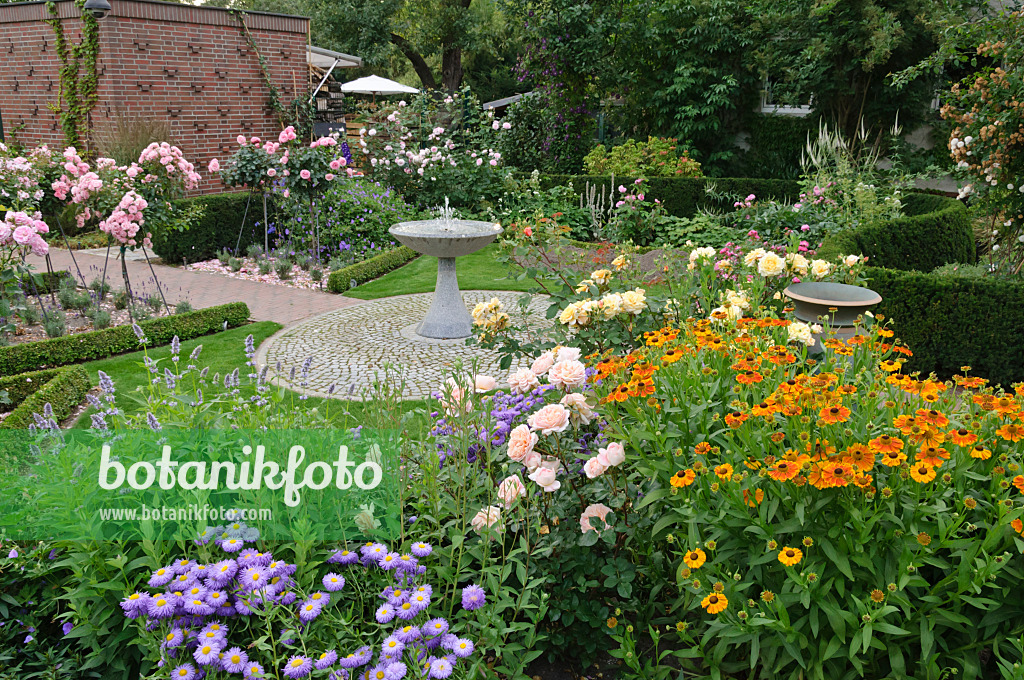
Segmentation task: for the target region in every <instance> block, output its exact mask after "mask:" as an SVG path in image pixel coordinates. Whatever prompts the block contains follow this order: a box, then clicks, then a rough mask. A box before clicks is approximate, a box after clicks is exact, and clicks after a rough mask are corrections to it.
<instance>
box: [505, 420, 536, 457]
mask: <svg viewBox="0 0 1024 680" xmlns="http://www.w3.org/2000/svg"><path fill="white" fill-rule="evenodd" d="M537 440H538V437H537V435H536V433H534V432H531V431H530V426H529V425H520V426H519V427H516V428H514V429H513V430H512V432H510V433H509V435H508V457H509V458H511V459H512V460H514V461H516V462H519V463H522V462H523V461H524V460H526V456H528V455H529V454H530V453H532V452H533V447H534V446H536V445H537Z"/></svg>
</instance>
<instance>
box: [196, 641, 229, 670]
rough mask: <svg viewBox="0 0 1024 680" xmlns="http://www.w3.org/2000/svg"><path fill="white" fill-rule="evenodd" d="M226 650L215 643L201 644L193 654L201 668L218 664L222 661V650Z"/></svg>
mask: <svg viewBox="0 0 1024 680" xmlns="http://www.w3.org/2000/svg"><path fill="white" fill-rule="evenodd" d="M222 649H224V648H223V647H222V646H221V645H219V644H215V643H213V642H201V643H199V646H198V647H196V651H194V652H192V658H193V659H195V660H196V663H197V664H199V665H200V666H210V665H213V664H215V663H217V662H218V661H219V660H220V650H222Z"/></svg>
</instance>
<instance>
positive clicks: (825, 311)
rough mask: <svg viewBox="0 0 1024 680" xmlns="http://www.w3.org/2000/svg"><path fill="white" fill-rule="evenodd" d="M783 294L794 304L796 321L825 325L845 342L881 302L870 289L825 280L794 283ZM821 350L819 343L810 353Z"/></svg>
mask: <svg viewBox="0 0 1024 680" xmlns="http://www.w3.org/2000/svg"><path fill="white" fill-rule="evenodd" d="M782 293H783V295H785V296H786V297H788V298H789V299H790V300H792V301H793V307H794V309H793V315H794V316H796V318H797V319H799V320H800V321H803V322H804V323H808V324H815V323H822V324H823V325H824V324H827V325H828V328H829V335H831V336H833V337H836V338H838V339H840V340H844V341H845V340H848V339H850V338H852V337H853V336H854V335H857V332H858V329H857V327H856V326H857V320H858V319H860V318H862V317H863V316H864V313H865V312H867V311H868V310H869V309H870V308H871V307H874V306H875V305H877V304H878V303H879V302H881V301H882V296H880V295H879V294H878V293H876V292H875V291H873V290H871V289H869V288H861V287H860V286H851V285H848V284H845V283H827V282H824V281H806V282H801V283H794V284H792V285H790V286H789V287H788V288H786V290H784V291H782ZM822 349H823V348H822V345H821V342H820V341H819V342H816V343H814V345H812V346H811V352H812V353H818V352H821V351H822Z"/></svg>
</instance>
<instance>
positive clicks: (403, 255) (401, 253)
mask: <svg viewBox="0 0 1024 680" xmlns="http://www.w3.org/2000/svg"><path fill="white" fill-rule="evenodd" d="M417 257H419V253H417V252H416V251H415V250H413V249H412V248H407V247H406V246H399V247H398V248H395V249H394V250H389V251H387V252H386V253H381V254H380V255H376V256H374V257H371V258H369V259H368V260H363V261H362V262H359V263H357V264H354V265H351V266H348V267H345V268H344V269H339V270H338V271H334V272H331V275H330V276H329V277H327V290H328V291H330V292H332V293H344V292H345V291H346V290H348V289H349V288H351V287H352V285H351V284H352V282H353V281H355V282H356V285H357V286H358V285H360V284H363V283H366V282H367V281H372V280H373V279H376V278H377V277H380V276H383V275H385V274H387V273H388V272H390V271H393V270H395V269H398V268H399V267H401V266H402V265H404V264H406V263H407V262H409V261H411V260H414V259H416V258H417Z"/></svg>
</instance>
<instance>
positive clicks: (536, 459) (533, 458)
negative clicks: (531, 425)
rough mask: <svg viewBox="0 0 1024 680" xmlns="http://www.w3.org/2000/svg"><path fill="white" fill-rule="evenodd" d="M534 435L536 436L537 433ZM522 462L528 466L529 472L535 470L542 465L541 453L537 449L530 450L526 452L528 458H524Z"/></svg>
mask: <svg viewBox="0 0 1024 680" xmlns="http://www.w3.org/2000/svg"><path fill="white" fill-rule="evenodd" d="M534 436H535V437H536V436H537V435H534ZM522 463H523V465H524V466H526V469H527V470H528V471H529V472H533V471H534V470H536V469H537V468H539V467H540V464H541V457H540V454H539V453H537V452H536V451H530V452H529V453H528V454H526V458H523V460H522Z"/></svg>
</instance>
